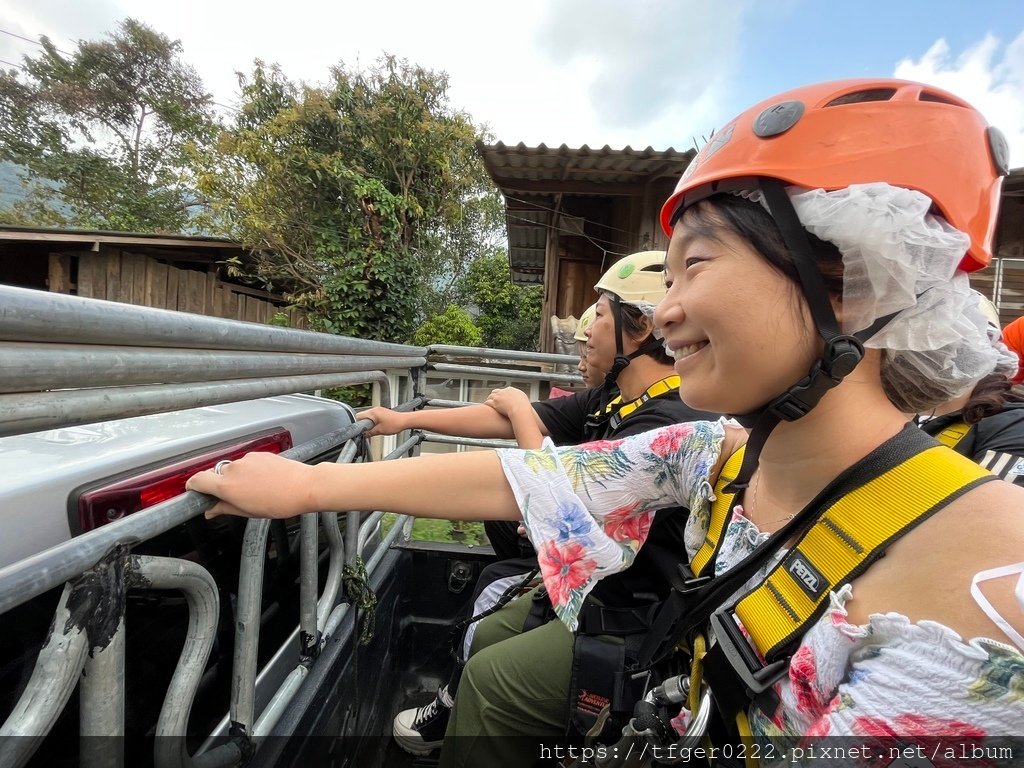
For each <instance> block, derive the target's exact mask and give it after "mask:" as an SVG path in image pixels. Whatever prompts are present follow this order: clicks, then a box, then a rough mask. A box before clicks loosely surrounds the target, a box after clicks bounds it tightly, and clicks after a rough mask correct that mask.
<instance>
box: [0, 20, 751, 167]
mask: <svg viewBox="0 0 1024 768" xmlns="http://www.w3.org/2000/svg"><path fill="white" fill-rule="evenodd" d="M749 7H750V0H735V2H730V3H720V2H717V0H688V1H687V2H686V3H680V2H678V0H634V2H631V3H629V4H623V3H622V2H621V1H620V0H520V3H519V4H518V5H517V6H516V8H515V11H514V12H509V11H508V9H507V8H505V7H497V6H492V5H491V4H487V3H482V4H470V3H465V2H460V1H459V0H434V2H431V3H423V2H421V0H388V2H386V3H384V4H379V3H378V4H373V3H324V2H320V1H318V0H290V2H288V3H287V4H286V5H285V6H282V5H281V4H280V2H278V0H246V1H245V2H242V0H215V1H213V2H211V0H177V1H176V2H173V3H160V2H152V0H82V1H81V2H79V3H72V4H70V5H69V4H68V3H67V2H66V0H35V2H34V3H32V4H29V3H27V2H25V0H0V19H4V20H5V21H4V23H3V24H0V28H8V29H10V30H11V31H13V32H17V33H19V34H24V35H26V36H27V37H31V38H36V37H38V35H40V34H48V35H51V36H52V37H53V38H54V40H55V42H57V43H58V45H59V46H61V47H64V48H66V49H71V48H72V47H73V41H74V40H77V39H80V38H84V39H97V38H100V37H103V36H104V35H105V34H106V33H108V32H110V31H113V30H114V28H115V26H116V24H117V22H118V21H120V20H122V19H124V18H125V17H128V16H131V17H133V18H136V19H138V20H140V21H142V22H144V23H146V24H149V25H150V26H152V27H153V28H154V29H156V30H157V31H159V32H161V33H163V34H165V35H167V36H168V37H170V38H172V39H177V40H180V41H181V43H182V46H183V59H184V60H185V61H187V62H189V63H190V64H192V65H193V66H194V67H195V69H196V71H197V72H198V73H199V75H200V76H201V77H202V79H203V82H204V84H205V86H206V88H207V89H208V90H209V91H210V92H211V93H213V95H214V99H215V101H217V102H220V103H222V104H232V103H235V101H236V94H237V82H236V79H235V74H234V73H235V71H236V70H241V71H247V70H249V68H250V66H251V63H252V60H253V59H254V58H256V57H259V58H262V59H263V60H265V61H267V62H278V63H280V64H281V66H282V69H283V70H284V72H285V74H286V75H288V77H290V78H292V79H294V80H305V81H307V82H320V81H323V80H325V79H326V78H327V74H328V68H329V67H330V66H331V65H333V64H336V63H338V62H339V61H344V62H345V63H346V64H347V65H349V66H357V65H363V66H366V65H369V64H371V63H372V62H373V61H374V60H375V59H376V58H377V57H378V56H379V55H380V54H381V53H382V52H385V51H386V52H388V53H391V54H394V55H396V56H399V57H402V58H406V59H408V60H410V61H412V62H415V63H417V64H420V65H421V66H424V67H428V68H430V69H434V70H443V71H445V72H447V73H448V75H449V78H450V79H449V82H450V88H449V97H450V102H451V104H452V105H453V106H454V107H457V108H460V109H464V110H465V111H467V112H469V113H470V114H471V115H472V117H473V119H474V121H475V122H477V123H478V124H486V125H487V127H488V128H489V129H490V130H491V132H492V134H493V136H494V138H495V139H497V140H501V141H504V142H506V143H515V142H520V141H521V142H524V143H526V144H530V145H535V144H539V143H542V142H543V143H547V144H548V145H558V144H562V143H565V144H569V145H570V146H580V145H582V144H589V145H590V146H602V145H604V144H609V145H611V146H613V147H622V146H625V145H626V144H629V145H631V146H633V147H635V148H643V147H646V146H648V145H650V146H653V147H655V148H656V149H667V148H668V147H669V146H674V147H675V148H676V149H680V150H685V149H688V148H689V147H690V146H692V145H693V143H694V140H695V142H696V143H697V144H699V143H700V135H701V134H707V133H709V132H710V131H711V130H712V129H714V128H717V127H719V125H718V124H719V123H720V122H721V121H722V119H723V117H724V116H727V115H726V113H727V112H729V111H731V108H728V107H726V106H725V105H726V104H728V103H730V101H731V100H732V99H733V97H734V95H735V94H734V91H735V84H736V83H737V82H738V77H739V73H738V72H737V69H738V67H739V66H740V61H741V56H740V55H739V51H740V46H741V42H740V26H741V25H740V20H741V19H740V17H741V16H742V15H743V14H745V13H746V12H747V9H749ZM12 26H13V28H11V27H12ZM4 37H6V36H2V35H0V46H2V45H3V44H4V42H5V41H4V39H3V38H4ZM35 50H37V49H35V48H33V46H31V45H30V44H27V43H26V44H21V46H20V47H18V48H17V49H16V50H13V51H12V52H11V53H9V54H8V55H3V51H4V49H3V48H2V47H0V58H8V57H9V56H13V57H15V58H11V59H10V60H11V61H19V60H20V59H19V58H18V57H20V55H21V53H32V52H33V51H35Z"/></svg>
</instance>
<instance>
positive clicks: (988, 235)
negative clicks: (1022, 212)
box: [661, 79, 1009, 272]
mask: <svg viewBox="0 0 1024 768" xmlns="http://www.w3.org/2000/svg"><path fill="white" fill-rule="evenodd" d="M1008 157H1009V151H1008V146H1007V143H1006V139H1005V138H1004V137H1003V135H1002V134H1001V133H1000V132H999V130H998V129H996V128H993V127H990V126H989V125H988V124H987V122H986V121H985V118H984V117H982V115H981V113H980V112H978V111H977V110H976V109H974V108H973V107H972V106H970V105H969V104H968V103H967V102H965V101H963V100H962V99H960V98H958V97H956V96H954V95H952V94H951V93H948V92H946V91H943V90H941V89H939V88H935V87H933V86H930V85H923V84H921V83H913V82H908V81H905V80H890V79H866V80H839V81H834V82H828V83H820V84H817V85H809V86H806V87H804V88H797V89H795V90H792V91H788V92H786V93H783V94H780V95H778V96H775V97H773V98H770V99H767V100H766V101H763V102H761V103H760V104H758V105H756V106H754V107H752V108H751V109H748V110H746V111H745V112H743V113H742V114H741V115H740V116H739V117H737V118H736V119H735V120H733V121H732V122H730V123H729V124H728V125H726V126H725V128H723V129H722V130H721V131H718V132H717V133H716V134H715V135H714V136H712V137H711V139H710V140H709V141H708V142H707V144H705V145H704V147H703V148H702V149H701V151H700V152H699V153H698V154H697V156H696V157H695V158H694V159H693V161H692V162H691V163H690V165H689V166H688V167H687V169H686V172H685V173H684V174H683V176H682V178H681V179H680V180H679V184H678V185H677V186H676V189H675V192H673V193H672V196H671V197H669V199H668V201H667V202H666V203H665V205H664V206H663V208H662V210H661V225H662V227H663V228H664V230H665V232H666V234H668V235H671V230H672V224H673V221H674V219H675V217H676V214H677V212H678V211H679V210H681V209H685V208H687V207H689V206H691V205H693V204H694V203H696V202H698V201H700V200H702V199H704V198H706V197H708V196H710V195H712V194H714V193H716V192H729V191H738V190H744V189H746V190H749V189H753V188H755V187H756V186H757V183H756V178H759V177H768V178H774V179H778V180H780V181H782V182H783V183H785V184H793V185H796V186H800V187H806V188H809V189H819V188H820V189H825V190H836V189H842V188H844V187H848V186H851V185H853V184H868V183H872V182H885V183H887V184H891V185H892V186H896V187H905V188H908V189H914V190H917V191H919V192H922V193H924V194H925V195H927V196H928V197H929V198H931V200H932V201H933V203H934V204H935V207H936V209H937V211H938V213H939V214H941V215H942V217H943V218H945V219H946V221H948V222H949V223H950V224H951V225H952V226H954V227H956V228H957V229H958V230H960V231H961V232H964V233H966V234H967V235H968V236H969V237H970V239H971V244H970V248H969V250H968V252H967V254H966V255H965V256H964V258H963V260H962V261H961V263H960V269H963V270H965V271H967V272H971V271H974V270H978V269H982V268H984V267H986V266H988V264H989V263H990V262H991V260H992V239H993V233H994V231H995V224H996V216H997V214H998V209H999V193H1000V183H1001V178H1000V177H1001V176H1004V175H1006V173H1007V171H1008Z"/></svg>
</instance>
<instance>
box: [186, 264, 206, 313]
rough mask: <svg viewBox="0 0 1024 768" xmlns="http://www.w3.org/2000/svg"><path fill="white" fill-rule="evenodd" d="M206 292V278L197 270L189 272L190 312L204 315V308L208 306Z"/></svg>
mask: <svg viewBox="0 0 1024 768" xmlns="http://www.w3.org/2000/svg"><path fill="white" fill-rule="evenodd" d="M205 292H206V276H205V275H204V274H203V273H202V272H196V271H195V270H191V269H190V270H189V271H188V293H189V295H188V311H189V312H193V313H195V314H197V315H201V314H202V313H203V306H204V305H205V304H206V300H205V297H204V294H205Z"/></svg>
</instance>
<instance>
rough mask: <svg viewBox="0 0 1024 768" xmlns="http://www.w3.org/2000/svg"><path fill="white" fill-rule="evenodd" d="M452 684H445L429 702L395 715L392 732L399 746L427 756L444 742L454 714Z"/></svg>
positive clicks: (415, 753) (412, 752) (414, 753)
mask: <svg viewBox="0 0 1024 768" xmlns="http://www.w3.org/2000/svg"><path fill="white" fill-rule="evenodd" d="M450 700H451V699H450V697H449V696H448V686H444V687H442V688H441V689H440V690H438V692H437V696H435V697H434V700H433V701H432V702H430V703H429V704H426V705H424V706H422V707H418V708H416V709H404V710H402V711H401V712H399V713H398V714H397V715H395V722H394V724H393V725H392V726H391V733H392V734H393V735H394V737H395V741H396V742H398V746H400V747H401V748H402V749H404V750H405V751H406V752H409V753H411V754H413V755H426V754H428V753H429V752H431V751H433V750H435V749H438V748H440V746H441V744H443V743H444V732H445V729H447V728H448V717H449V716H450V715H451V713H452V708H451V706H450V705H448V704H445V702H446V701H450Z"/></svg>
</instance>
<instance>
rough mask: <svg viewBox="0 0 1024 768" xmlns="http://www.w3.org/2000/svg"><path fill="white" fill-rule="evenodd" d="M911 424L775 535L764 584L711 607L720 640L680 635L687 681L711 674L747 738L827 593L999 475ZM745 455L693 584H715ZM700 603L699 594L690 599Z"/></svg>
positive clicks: (728, 465)
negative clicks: (753, 710) (752, 719)
mask: <svg viewBox="0 0 1024 768" xmlns="http://www.w3.org/2000/svg"><path fill="white" fill-rule="evenodd" d="M954 426H955V425H954ZM963 426H965V427H966V425H963ZM910 429H911V431H908V430H904V431H903V432H901V433H900V435H899V436H897V438H894V439H893V440H892V441H890V442H891V443H892V444H893V447H892V449H891V450H890V449H888V448H887V450H886V451H884V452H882V457H881V459H880V460H878V461H875V462H874V464H870V463H869V464H868V465H866V466H862V465H863V464H864V462H862V463H861V464H859V465H857V467H854V468H852V469H851V470H848V471H847V472H846V473H844V474H843V475H842V476H841V477H840V478H838V479H837V480H836V481H835V482H834V483H833V484H831V485H830V486H829V488H827V489H825V491H823V492H822V494H820V495H819V497H818V499H815V501H813V502H811V504H809V505H808V507H806V508H805V509H804V511H803V512H801V513H800V515H798V516H797V517H798V518H802V521H801V520H794V521H792V524H793V525H796V528H790V527H789V525H787V526H786V527H784V528H783V529H782V530H781V531H780V532H779V539H778V541H779V544H780V546H782V545H784V544H785V543H786V542H795V543H794V544H792V546H790V547H789V550H788V552H787V553H786V554H785V555H784V556H783V557H782V558H781V560H779V562H778V563H777V564H776V565H775V566H773V567H772V568H771V569H770V571H769V573H768V576H767V577H766V578H765V579H764V580H763V581H761V582H760V583H759V584H758V586H756V587H755V588H753V589H751V590H749V591H748V592H746V593H745V594H744V595H742V597H740V598H739V600H738V601H736V602H735V603H733V604H731V605H727V606H726V607H723V608H719V609H717V610H715V611H714V612H713V613H712V614H711V616H710V621H709V623H710V626H711V627H712V629H713V631H714V636H715V641H716V642H715V643H713V644H706V643H705V637H704V636H703V635H702V634H700V633H699V632H698V633H696V634H695V635H693V636H691V637H689V638H688V639H685V640H683V641H682V646H683V647H684V648H688V649H689V651H690V656H691V681H693V680H701V679H704V680H707V681H708V683H709V684H710V686H711V690H712V693H713V695H714V698H715V701H716V703H717V704H718V708H719V711H720V712H723V713H727V712H731V713H732V715H731V716H732V717H734V718H735V724H736V732H737V735H738V736H739V737H740V738H741V739H742V740H743V741H745V742H746V741H749V739H750V738H751V732H750V727H749V723H748V722H747V717H746V707H747V705H749V704H750V702H751V700H756V701H758V703H759V704H761V705H762V706H763V707H767V708H769V711H770V708H771V707H774V706H775V703H776V702H775V701H774V693H773V690H772V687H771V686H772V685H773V684H774V683H775V681H776V680H778V679H779V678H780V677H781V676H782V675H783V674H785V672H786V670H787V669H788V667H789V657H790V654H791V653H792V651H793V650H794V648H795V645H796V644H797V643H798V642H799V639H800V638H801V637H802V636H803V634H804V632H805V631H806V629H807V627H808V626H809V625H810V624H811V622H813V621H815V620H816V619H817V618H818V617H819V616H820V615H821V613H822V612H823V611H824V610H825V609H826V607H827V601H828V595H829V593H830V592H831V591H832V590H834V589H836V588H837V587H839V586H840V585H842V584H845V583H848V582H849V581H851V580H852V579H854V578H856V577H857V576H858V575H860V574H861V573H862V572H863V571H864V570H866V569H867V568H868V566H870V564H871V563H872V562H873V561H874V560H875V559H877V558H878V557H879V556H880V555H881V554H883V553H884V551H885V549H886V548H887V547H888V546H889V545H890V544H891V543H892V542H893V541H894V540H896V539H897V538H899V537H900V536H901V535H903V534H904V533H905V532H907V531H909V530H911V529H912V528H913V527H915V526H916V525H918V524H919V523H921V522H923V521H924V520H925V519H927V518H928V517H930V516H931V515H932V514H934V513H936V512H938V511H939V510H940V509H942V508H943V507H945V506H946V505H947V504H949V503H950V502H951V501H953V500H954V499H956V498H957V497H959V496H960V495H962V494H963V493H965V492H966V491H968V490H971V489H972V488H974V487H976V486H977V485H980V484H981V483H984V482H986V481H988V480H993V479H995V478H994V476H993V475H991V474H990V473H989V472H987V471H986V470H985V469H983V468H981V467H979V466H978V465H977V464H975V463H974V462H972V461H971V460H970V459H968V458H966V457H964V456H961V455H959V454H957V453H955V452H954V451H952V450H949V448H947V447H945V446H943V445H936V444H935V442H934V440H933V439H932V438H929V437H928V436H927V435H925V434H924V433H923V432H920V431H919V430H917V429H916V428H910ZM950 429H952V428H950ZM947 431H950V430H947ZM913 433H916V434H913ZM956 434H959V438H960V439H962V437H963V435H964V434H966V430H954V431H952V432H950V435H951V436H952V435H956ZM947 439H952V437H949V438H947ZM943 442H945V441H943ZM878 452H879V451H878V450H876V453H878ZM743 455H744V448H740V449H739V450H738V451H736V452H735V453H733V454H732V455H731V456H730V457H729V458H728V460H727V461H726V462H725V466H724V467H723V469H722V472H721V474H720V476H719V478H718V481H717V482H716V484H715V498H714V501H713V503H712V506H711V519H710V523H709V525H708V531H707V535H706V537H705V540H704V542H703V544H702V545H701V547H700V549H699V550H698V551H697V553H696V554H695V555H694V557H693V558H692V559H691V563H690V571H691V574H692V578H691V579H689V581H688V583H690V584H693V585H700V586H699V587H696V586H695V587H694V588H693V589H694V590H699V589H700V588H701V587H704V586H706V585H708V584H713V582H714V581H715V580H714V579H710V578H709V576H708V575H707V574H708V573H710V571H711V567H712V566H713V563H714V562H715V558H716V556H717V555H718V552H719V550H720V548H721V544H722V539H723V536H724V533H725V530H726V528H727V527H728V525H729V522H730V520H731V518H732V510H733V507H734V504H735V497H736V494H734V493H727V492H726V490H725V489H726V488H727V487H728V486H729V483H731V482H732V481H733V480H734V479H735V477H736V474H737V473H738V472H739V470H740V467H741V465H742V463H743ZM865 461H867V460H865ZM876 470H880V471H876ZM819 501H821V503H818V502H819ZM775 551H776V552H778V551H779V549H778V547H777V548H776V550H775ZM745 562H746V561H745ZM761 562H762V563H763V562H765V561H764V560H762V561H761ZM741 565H742V564H741ZM761 567H763V565H762V566H761ZM726 575H727V574H723V575H722V577H725V576H726ZM722 577H719V578H722ZM739 586H740V585H737V587H736V588H739ZM685 591H686V590H685V589H684V590H683V592H684V593H685ZM705 594H706V593H705ZM699 603H700V598H699V597H698V598H697V600H696V601H694V602H693V603H691V606H693V607H696V606H697V605H699ZM696 613H700V610H699V609H698V610H697V611H696ZM681 618H685V609H684V610H683V611H681ZM737 622H739V624H742V627H743V630H745V631H746V632H747V633H748V636H749V639H747V637H745V636H744V634H743V630H741V629H740V625H739V624H738V623H737ZM706 645H707V646H708V647H707V651H706V652H704V648H705V646H706ZM694 651H696V652H694ZM694 687H695V686H692V685H691V691H692V690H693V688H694ZM693 703H694V702H692V701H691V702H690V704H691V705H692V704H693ZM691 711H692V710H691ZM748 754H749V753H748ZM748 765H756V761H755V762H753V763H751V762H750V761H748Z"/></svg>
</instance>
